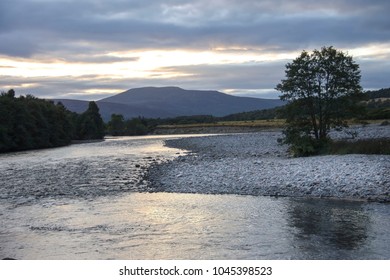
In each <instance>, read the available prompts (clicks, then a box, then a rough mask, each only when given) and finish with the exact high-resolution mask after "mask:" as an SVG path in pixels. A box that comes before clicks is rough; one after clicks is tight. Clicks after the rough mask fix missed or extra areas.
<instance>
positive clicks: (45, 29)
mask: <svg viewBox="0 0 390 280" xmlns="http://www.w3.org/2000/svg"><path fill="white" fill-rule="evenodd" d="M1 5H2V7H1V8H2V15H1V19H0V20H1V24H0V26H1V27H0V36H1V37H0V38H2V42H3V44H2V48H1V49H0V51H1V52H2V53H4V54H7V55H15V56H31V55H32V54H35V53H40V52H48V51H53V50H56V49H63V48H64V47H65V48H66V42H69V41H71V42H74V44H76V43H81V42H84V43H85V42H90V43H91V44H90V49H93V50H96V49H100V50H105V49H107V48H108V47H109V48H112V49H116V50H120V49H135V48H177V47H190V48H196V49H204V48H209V47H210V46H213V45H231V44H234V45H248V46H257V45H265V46H270V47H271V46H275V45H278V46H280V47H281V48H283V49H285V48H288V49H297V48H302V47H306V46H311V45H319V46H321V45H324V44H326V45H328V44H333V45H337V44H340V45H343V46H345V45H356V44H361V43H368V42H372V41H379V42H380V41H389V32H390V27H389V25H390V21H389V19H388V13H387V11H389V10H390V4H389V1H363V0H360V1H356V0H355V1H354V0H343V1H314V0H313V1H307V0H305V1H303V0H301V1H290V0H283V1H281V0H279V1H275V0H272V1H271V0H270V1H257V0H256V1H233V0H230V1H229V0H225V1H203V0H201V1H118V0H117V1H96V0H93V1H74V0H69V1H22V0H13V1H5V2H2V4H1ZM17 38H19V40H20V41H18V39H17ZM53 42H56V43H57V44H53ZM64 43H65V46H64ZM4 45H5V46H4ZM10 46H13V47H10ZM84 48H85V49H84V51H86V50H88V47H85V44H84ZM76 51H77V50H75V52H76Z"/></svg>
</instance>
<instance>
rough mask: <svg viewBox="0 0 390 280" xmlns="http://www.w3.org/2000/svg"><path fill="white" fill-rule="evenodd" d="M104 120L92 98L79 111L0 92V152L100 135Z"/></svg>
mask: <svg viewBox="0 0 390 280" xmlns="http://www.w3.org/2000/svg"><path fill="white" fill-rule="evenodd" d="M103 137H104V123H103V120H102V118H101V116H100V114H99V109H98V107H97V106H96V104H95V102H90V103H89V107H88V109H87V110H86V111H85V112H84V113H82V114H76V113H73V112H70V111H68V110H67V109H66V108H65V107H64V106H63V105H62V104H61V103H58V104H54V103H53V102H51V101H47V100H44V99H39V98H36V97H34V96H32V95H26V96H20V97H15V91H14V90H12V89H11V90H9V91H8V92H2V93H1V95H0V152H10V151H20V150H28V149H40V148H51V147H58V146H64V145H68V144H70V143H71V141H72V140H90V139H102V138H103Z"/></svg>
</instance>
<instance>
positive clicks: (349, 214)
mask: <svg viewBox="0 0 390 280" xmlns="http://www.w3.org/2000/svg"><path fill="white" fill-rule="evenodd" d="M164 139H165V138H164V137H141V138H136V137H124V138H115V139H108V140H107V141H104V142H99V143H89V144H82V145H72V146H69V147H63V148H57V149H48V150H41V151H30V152H22V153H12V154H6V155H2V156H0V178H1V185H0V258H4V257H13V258H17V259H390V234H389V232H390V219H388V217H389V215H390V205H389V204H379V203H365V202H348V201H336V200H323V199H292V198H269V197H260V196H243V195H208V194H178V193H148V192H147V191H148V186H147V184H146V182H143V181H142V176H143V174H144V173H145V172H146V168H147V167H148V166H149V165H150V164H152V163H154V162H161V161H164V160H169V159H172V158H174V157H175V156H177V153H181V154H182V153H183V152H182V151H178V150H175V149H169V148H166V147H164V146H163V142H162V141H163V140H164Z"/></svg>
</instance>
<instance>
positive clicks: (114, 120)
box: [107, 114, 125, 136]
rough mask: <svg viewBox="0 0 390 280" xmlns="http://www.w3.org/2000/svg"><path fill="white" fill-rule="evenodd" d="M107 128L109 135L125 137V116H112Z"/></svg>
mask: <svg viewBox="0 0 390 280" xmlns="http://www.w3.org/2000/svg"><path fill="white" fill-rule="evenodd" d="M107 126H108V127H107V129H108V133H109V134H111V135H112V136H120V135H125V119H124V118H123V115H117V114H112V115H111V120H110V121H109V122H108V125H107Z"/></svg>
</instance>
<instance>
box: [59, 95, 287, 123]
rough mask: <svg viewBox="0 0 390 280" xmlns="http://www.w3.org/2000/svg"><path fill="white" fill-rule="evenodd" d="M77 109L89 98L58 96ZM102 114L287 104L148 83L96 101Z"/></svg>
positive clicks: (160, 114) (153, 114) (225, 110)
mask: <svg viewBox="0 0 390 280" xmlns="http://www.w3.org/2000/svg"><path fill="white" fill-rule="evenodd" d="M54 101H56V102H61V103H62V104H63V105H64V106H65V107H66V108H68V109H69V110H71V111H73V112H77V113H81V112H83V111H85V110H86V108H87V106H88V102H87V101H80V100H70V99H69V100H67V99H56V100H54ZM96 103H97V105H98V106H99V109H100V114H101V115H102V118H103V119H104V120H105V121H108V120H109V119H110V117H111V114H114V113H115V114H122V115H123V116H124V118H125V119H130V118H134V117H139V116H142V117H146V118H172V117H177V116H192V115H213V116H216V117H221V116H225V115H229V114H234V113H240V112H247V111H253V110H262V109H268V108H274V107H276V106H280V105H282V104H283V102H282V101H280V100H278V99H260V98H251V97H237V96H232V95H228V94H225V93H222V92H218V91H201V90H184V89H181V88H178V87H144V88H135V89H130V90H127V91H125V92H123V93H120V94H117V95H114V96H111V97H108V98H104V99H101V100H99V101H97V102H96Z"/></svg>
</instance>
